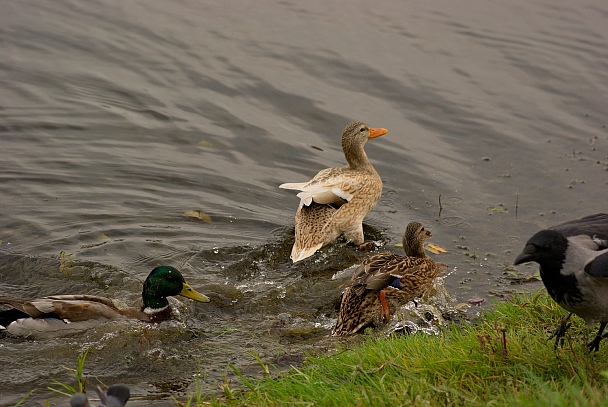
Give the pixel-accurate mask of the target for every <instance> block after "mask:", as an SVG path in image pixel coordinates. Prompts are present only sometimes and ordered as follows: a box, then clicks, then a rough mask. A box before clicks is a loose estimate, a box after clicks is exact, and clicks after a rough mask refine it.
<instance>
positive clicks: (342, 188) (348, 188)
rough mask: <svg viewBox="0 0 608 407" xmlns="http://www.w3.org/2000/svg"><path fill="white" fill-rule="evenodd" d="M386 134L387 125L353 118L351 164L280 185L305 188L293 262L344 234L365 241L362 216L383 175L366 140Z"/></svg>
mask: <svg viewBox="0 0 608 407" xmlns="http://www.w3.org/2000/svg"><path fill="white" fill-rule="evenodd" d="M386 133H387V130H386V129H382V128H369V127H367V126H366V125H365V124H363V123H361V122H352V123H350V124H349V125H347V126H346V127H345V128H344V131H343V132H342V150H343V151H344V157H345V158H346V161H347V163H348V164H347V165H345V166H343V167H338V168H326V169H324V170H321V171H319V173H318V174H317V175H315V176H314V178H313V179H311V180H310V181H308V182H301V183H286V184H281V185H280V186H279V188H285V189H295V190H298V191H301V192H300V193H298V197H299V198H300V206H299V207H298V211H297V212H296V219H295V230H296V236H295V243H294V245H293V248H292V250H291V260H292V261H293V262H294V263H295V262H297V261H300V260H303V259H305V258H307V257H310V256H312V255H313V254H314V253H315V252H316V251H317V250H319V249H320V248H321V247H323V246H325V245H326V244H328V243H331V242H332V241H334V240H335V239H337V238H338V237H340V236H341V235H344V237H345V238H346V239H347V240H348V241H350V242H352V243H354V244H355V245H357V246H359V247H362V245H363V244H364V243H365V240H364V236H363V225H362V222H363V218H364V217H365V215H366V214H367V212H369V211H370V210H371V209H372V208H373V207H374V205H376V202H378V199H380V195H381V193H382V180H381V179H380V176H379V175H378V173H377V172H376V170H375V169H374V167H373V166H372V164H371V163H370V162H369V159H368V158H367V155H366V154H365V150H364V148H363V147H364V146H365V143H366V142H367V140H369V139H372V138H375V137H379V136H382V135H384V134H386Z"/></svg>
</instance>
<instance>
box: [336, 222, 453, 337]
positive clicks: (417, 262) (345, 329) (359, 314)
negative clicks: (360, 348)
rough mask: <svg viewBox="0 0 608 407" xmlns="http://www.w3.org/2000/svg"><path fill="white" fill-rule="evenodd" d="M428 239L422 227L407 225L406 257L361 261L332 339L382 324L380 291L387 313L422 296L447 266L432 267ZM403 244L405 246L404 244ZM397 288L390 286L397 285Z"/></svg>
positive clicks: (388, 255) (383, 255) (386, 256)
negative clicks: (425, 243)
mask: <svg viewBox="0 0 608 407" xmlns="http://www.w3.org/2000/svg"><path fill="white" fill-rule="evenodd" d="M429 236H431V234H430V232H428V231H425V230H424V227H423V226H422V224H420V223H418V222H411V223H410V224H409V225H408V226H407V228H406V231H405V234H404V238H403V240H404V250H405V251H406V253H408V254H409V255H408V256H400V255H397V254H393V253H379V254H375V255H373V256H370V257H368V258H367V259H365V260H364V261H363V262H362V263H361V265H360V266H359V267H358V268H357V269H356V270H355V273H354V274H353V276H352V278H351V285H350V286H349V287H348V288H347V289H346V290H345V292H344V294H343V296H342V301H341V304H340V312H339V315H338V321H337V323H336V326H335V328H334V330H333V332H332V335H333V336H340V335H350V334H354V333H356V332H359V331H360V330H362V329H364V328H366V327H375V326H379V325H382V324H383V323H386V322H388V321H384V318H383V309H382V304H381V302H380V296H379V293H380V291H384V292H385V294H386V302H387V304H388V307H389V313H390V315H392V314H393V313H394V312H395V311H396V310H397V309H398V308H399V307H401V306H403V305H404V304H407V303H408V302H410V301H412V300H414V299H416V298H418V297H420V296H422V295H423V294H424V293H425V292H426V291H427V290H428V289H429V288H430V287H431V286H432V283H433V280H434V279H435V278H437V277H438V276H439V275H440V274H441V272H442V271H444V270H445V269H446V268H447V266H446V265H445V264H443V263H436V262H435V261H434V260H433V259H431V258H430V257H428V256H427V255H426V253H425V251H424V241H425V239H426V238H427V237H429ZM406 241H407V242H406ZM396 280H398V283H399V285H400V287H394V286H392V285H393V284H394V285H397V284H396Z"/></svg>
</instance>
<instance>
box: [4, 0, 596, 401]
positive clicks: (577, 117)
mask: <svg viewBox="0 0 608 407" xmlns="http://www.w3.org/2000/svg"><path fill="white" fill-rule="evenodd" d="M367 3H368V2H363V1H361V2H347V1H337V2H333V3H329V4H328V3H327V2H324V1H308V2H289V1H267V2H250V1H242V0H237V1H232V2H210V1H194V0H183V1H171V2H165V1H148V0H146V1H130V2H121V1H94V2H78V1H65V0H55V1H52V2H41V1H25V0H24V1H18V2H8V1H5V2H2V4H0V52H1V55H2V58H1V59H0V92H1V96H0V133H1V134H0V208H1V211H0V295H14V296H22V297H33V296H41V295H50V294H63V293H75V292H86V293H91V294H102V295H108V296H112V297H116V298H119V299H121V300H123V301H125V302H129V303H133V304H134V303H136V302H137V301H138V300H139V297H140V290H141V282H142V281H143V280H144V278H145V277H146V275H147V274H148V272H149V271H150V270H151V269H152V268H153V267H154V266H156V265H159V264H170V265H173V266H176V267H178V268H180V269H181V270H182V271H183V274H184V275H185V277H186V279H187V280H188V281H189V282H190V284H191V285H192V286H193V287H195V288H197V289H199V290H200V291H201V292H203V293H206V294H208V295H209V297H210V298H211V300H212V302H211V303H209V304H192V303H191V302H190V301H189V300H184V301H179V302H176V304H177V305H176V306H177V308H178V309H179V311H180V316H181V317H180V320H178V321H172V322H169V323H165V324H161V325H160V326H156V327H146V326H145V325H144V324H139V323H127V324H125V323H124V322H121V323H118V322H117V323H111V324H107V325H105V326H103V327H100V328H99V329H95V330H93V331H91V332H88V333H86V334H84V335H81V336H78V337H71V338H61V339H52V340H45V341H34V340H22V339H15V338H7V337H4V338H0V339H1V341H0V364H1V365H2V366H3V368H2V370H3V373H2V375H1V376H0V404H1V405H7V404H11V403H14V402H16V401H17V400H19V398H20V397H22V396H23V395H25V394H26V393H27V392H29V391H30V390H32V389H33V388H38V390H37V391H36V394H35V396H34V397H33V398H32V400H46V399H48V398H49V397H53V396H52V395H51V394H50V393H49V392H48V391H47V390H46V388H47V386H48V385H50V384H52V380H53V379H57V380H60V381H63V382H69V383H73V382H72V379H71V373H70V372H68V371H67V370H66V369H65V368H64V366H67V367H76V356H77V355H78V353H79V352H81V351H82V350H83V349H87V348H90V349H91V351H90V354H89V356H88V359H87V364H86V373H87V374H88V375H90V376H91V377H94V378H97V379H99V380H101V381H103V382H104V383H106V384H112V383H115V382H125V383H127V384H129V385H130V386H131V387H132V390H133V392H134V393H135V394H137V395H139V396H150V397H155V398H163V397H164V398H165V400H169V399H168V397H169V396H170V395H171V394H172V395H180V394H190V393H192V392H193V390H194V382H193V375H194V373H195V372H196V370H197V365H198V364H199V363H200V368H201V371H202V372H203V374H204V378H203V379H202V385H203V390H204V391H205V392H207V393H211V392H215V391H216V390H217V384H218V383H221V382H222V377H223V376H226V375H227V376H228V378H232V377H233V375H232V372H231V371H230V369H229V368H228V365H229V364H234V365H235V366H237V367H238V368H239V369H241V370H242V371H243V372H244V373H246V374H257V373H259V371H260V368H259V366H257V365H256V362H255V360H254V358H253V357H252V356H251V354H257V355H259V356H260V357H261V358H262V360H264V361H266V362H268V363H274V364H276V365H278V366H283V367H287V366H289V365H290V364H297V363H299V361H300V360H301V357H302V355H303V354H305V353H311V352H312V353H314V352H316V351H324V350H325V349H331V348H332V347H333V346H334V345H333V343H334V342H333V341H332V340H331V339H329V338H327V334H328V333H329V330H330V329H331V326H332V324H333V323H334V322H335V319H334V317H335V311H334V306H335V301H336V298H337V296H338V295H339V293H340V290H341V288H340V284H341V281H339V280H331V276H332V275H333V274H334V273H336V272H339V271H341V270H344V269H346V268H348V267H349V266H351V265H352V264H354V263H356V262H357V261H359V260H360V259H361V256H364V255H365V253H360V252H357V251H356V250H354V249H352V248H351V247H347V246H345V245H344V244H343V243H338V244H336V245H333V246H330V247H328V248H326V249H323V250H322V251H321V253H319V254H317V255H316V256H315V257H314V258H312V260H307V261H303V262H301V263H298V264H296V265H295V266H293V265H291V264H290V262H289V251H290V247H291V243H292V241H293V237H292V235H293V215H294V213H295V209H296V207H297V203H298V200H297V198H296V197H295V194H294V193H293V191H286V190H281V189H279V188H278V185H279V184H281V183H283V182H299V181H305V180H307V179H309V178H310V177H311V176H312V175H314V174H315V173H316V172H317V171H318V170H319V169H321V168H325V167H328V166H338V165H342V163H343V162H344V159H343V155H342V151H341V149H340V146H339V136H340V132H341V130H342V128H343V127H344V126H345V125H346V124H347V123H348V122H350V121H351V120H362V121H364V122H365V123H367V124H368V125H370V126H375V127H386V128H388V129H389V133H388V134H387V135H385V136H383V137H381V138H379V139H374V140H372V141H370V142H369V143H368V145H367V148H366V149H367V153H368V156H369V157H370V159H371V161H372V162H373V164H374V165H375V167H376V169H377V170H378V172H379V174H380V176H381V177H382V179H383V181H384V192H383V196H382V198H381V201H380V202H379V204H378V205H377V206H376V207H375V208H374V210H373V211H372V212H370V214H369V215H368V217H367V218H366V222H365V223H366V233H367V235H368V237H370V238H372V239H374V240H375V241H376V242H377V243H378V245H379V246H383V248H384V249H388V250H392V251H396V252H398V251H399V250H401V249H399V248H398V247H395V246H394V245H395V244H396V243H398V242H399V241H400V237H401V234H402V233H403V230H404V228H405V225H406V224H407V223H408V222H409V221H411V220H420V221H422V222H423V223H425V224H426V225H428V226H429V228H431V229H432V231H433V233H434V237H433V239H432V242H434V243H436V244H438V245H440V246H442V247H444V248H445V249H446V250H447V253H445V254H442V255H437V256H435V257H436V258H437V259H439V260H440V261H443V262H445V263H447V264H449V266H450V270H451V271H452V272H451V274H450V275H449V276H447V277H446V278H445V284H446V287H447V289H448V290H449V291H450V292H451V293H452V294H453V295H454V296H455V297H456V301H457V302H464V303H466V302H468V300H469V299H470V298H472V297H482V298H485V299H486V301H485V302H484V306H488V305H491V303H492V301H493V300H495V299H500V298H501V296H502V295H508V294H510V293H512V292H518V291H532V290H535V289H536V288H538V287H540V286H541V284H540V283H539V282H535V283H528V284H525V285H516V284H514V282H515V281H517V279H514V278H512V277H513V276H512V274H513V273H509V272H508V271H505V266H506V265H509V264H511V263H512V261H513V259H514V257H515V255H516V254H517V252H518V251H519V250H521V248H522V247H523V243H524V242H525V240H526V239H527V238H528V237H529V236H530V235H531V234H532V233H533V232H535V231H536V230H538V229H539V228H543V227H545V226H550V225H553V224H556V223H559V222H561V221H564V220H569V219H574V218H577V217H580V216H583V215H587V214H591V213H596V212H600V211H607V210H608V207H607V201H608V199H607V198H608V171H607V170H608V131H607V129H606V125H607V124H608V117H607V112H608V98H607V95H608V9H607V8H606V5H605V4H604V1H602V0H583V1H578V2H567V1H558V2H554V1H548V0H533V1H528V0H526V1H511V2H508V4H490V3H483V2H482V3H480V2H474V1H460V2H433V1H431V2H418V3H416V2H413V3H411V2H402V1H397V0H390V1H385V2H381V3H379V4H374V5H373V6H372V5H371V4H367ZM439 196H441V205H442V210H441V213H440V208H439ZM195 210H198V211H201V212H202V213H204V214H205V215H207V216H209V217H210V218H211V222H208V220H209V219H207V218H206V221H203V220H200V219H194V218H190V217H187V216H184V215H183V214H184V212H186V211H195ZM379 249H382V247H380V248H379ZM61 252H63V263H61V255H60V253H61ZM62 264H63V267H62V266H61V265H62ZM62 271H63V273H62ZM520 271H521V272H523V273H525V274H532V273H533V272H534V271H535V270H534V267H532V266H526V267H522V268H520ZM478 310H479V309H473V308H472V309H470V310H469V311H468V314H469V316H474V315H475V313H476V312H477V311H478ZM91 380H93V379H91ZM95 380H96V379H95ZM95 382H96V381H95ZM60 400H61V399H60ZM60 402H65V399H63V400H62V401H60ZM147 403H149V402H147ZM165 403H168V401H165ZM144 404H145V403H144Z"/></svg>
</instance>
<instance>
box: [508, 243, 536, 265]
mask: <svg viewBox="0 0 608 407" xmlns="http://www.w3.org/2000/svg"><path fill="white" fill-rule="evenodd" d="M535 255H536V247H534V246H532V245H531V244H529V245H526V247H524V250H523V251H522V252H521V253H519V256H517V258H516V259H515V261H514V262H513V264H514V265H516V266H517V265H518V264H523V263H529V262H531V261H536V256H535Z"/></svg>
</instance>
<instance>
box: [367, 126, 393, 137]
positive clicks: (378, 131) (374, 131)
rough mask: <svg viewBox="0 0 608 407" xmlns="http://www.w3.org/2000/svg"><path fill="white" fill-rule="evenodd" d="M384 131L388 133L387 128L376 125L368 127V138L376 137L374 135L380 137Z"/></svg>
mask: <svg viewBox="0 0 608 407" xmlns="http://www.w3.org/2000/svg"><path fill="white" fill-rule="evenodd" d="M386 133H388V130H387V129H383V128H382V127H378V128H375V129H372V128H370V129H369V138H376V137H380V136H383V135H385V134H386Z"/></svg>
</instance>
